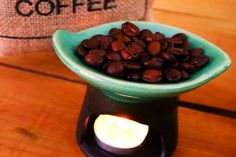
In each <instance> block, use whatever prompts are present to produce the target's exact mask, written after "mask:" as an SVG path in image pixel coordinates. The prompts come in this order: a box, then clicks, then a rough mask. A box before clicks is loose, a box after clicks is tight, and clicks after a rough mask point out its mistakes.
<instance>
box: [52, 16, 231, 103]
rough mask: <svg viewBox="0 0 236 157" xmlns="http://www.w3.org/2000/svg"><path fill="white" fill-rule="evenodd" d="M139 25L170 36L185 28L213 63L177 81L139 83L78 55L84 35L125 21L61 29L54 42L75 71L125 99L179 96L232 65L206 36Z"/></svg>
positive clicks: (193, 44) (157, 25) (193, 43)
mask: <svg viewBox="0 0 236 157" xmlns="http://www.w3.org/2000/svg"><path fill="white" fill-rule="evenodd" d="M131 22H132V23H134V24H135V25H137V26H138V27H139V28H140V29H146V28H148V29H150V30H152V31H153V32H161V33H163V34H165V35H166V36H168V37H171V36H172V35H174V34H176V33H180V32H183V33H185V34H186V35H187V37H188V40H189V42H190V47H201V48H203V49H204V53H205V54H206V55H208V56H209V57H210V63H209V64H207V65H206V66H205V67H204V68H203V69H201V70H198V71H197V72H195V73H194V74H193V75H191V77H190V78H189V79H188V80H185V81H181V82H178V83H156V84H148V83H139V82H131V81H126V80H121V79H117V78H113V77H110V76H108V75H106V74H103V73H101V72H99V71H97V70H94V69H92V68H90V67H88V66H87V65H85V64H84V63H83V61H82V60H80V59H78V58H77V57H76V56H75V53H74V52H75V50H76V48H77V46H78V45H79V44H80V42H82V41H83V40H84V39H87V38H90V37H92V36H93V35H96V34H104V35H106V34H108V31H109V30H110V29H111V28H120V27H121V24H122V23H124V21H120V22H114V23H107V24H104V25H100V26H96V27H93V28H89V29H86V30H83V31H80V32H78V33H72V32H66V31H62V30H58V31H56V32H55V33H54V35H53V46H54V49H55V51H56V53H57V55H58V57H59V58H60V59H61V61H62V62H63V63H64V64H65V65H66V66H67V67H68V68H69V69H71V70H72V71H73V72H75V73H76V74H78V75H79V76H80V77H82V78H83V79H84V80H86V81H87V83H88V84H90V85H92V86H94V87H96V88H98V89H99V90H101V91H102V92H103V93H104V94H105V95H107V96H109V97H111V98H113V99H115V100H118V101H122V102H128V103H139V102H144V101H149V100H155V99H159V98H163V97H173V96H178V95H179V94H181V93H184V92H187V91H190V90H193V89H195V88H197V87H200V86H202V85H204V84H205V83H207V82H208V81H210V80H212V79H214V78H215V77H216V76H218V75H219V74H221V73H223V72H224V71H225V70H227V69H228V67H229V66H230V65H231V60H230V58H229V56H228V55H227V54H226V53H225V52H224V51H223V50H221V49H219V48H218V47H216V46H215V45H213V44H212V43H210V42H208V41H207V40H205V39H203V38H201V37H199V36H197V35H194V34H192V33H189V32H187V31H185V30H182V29H179V28H176V27H172V26H168V25H164V24H160V23H151V22H142V21H131Z"/></svg>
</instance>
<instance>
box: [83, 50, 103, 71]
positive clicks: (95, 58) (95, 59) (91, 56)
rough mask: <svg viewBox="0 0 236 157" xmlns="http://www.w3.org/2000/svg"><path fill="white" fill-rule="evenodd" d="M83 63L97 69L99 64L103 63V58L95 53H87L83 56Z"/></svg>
mask: <svg viewBox="0 0 236 157" xmlns="http://www.w3.org/2000/svg"><path fill="white" fill-rule="evenodd" d="M84 61H85V63H86V64H87V65H89V66H91V67H93V68H99V67H100V66H101V64H102V63H103V62H104V58H103V57H102V56H101V55H98V54H96V53H88V54H87V55H86V56H85V58H84Z"/></svg>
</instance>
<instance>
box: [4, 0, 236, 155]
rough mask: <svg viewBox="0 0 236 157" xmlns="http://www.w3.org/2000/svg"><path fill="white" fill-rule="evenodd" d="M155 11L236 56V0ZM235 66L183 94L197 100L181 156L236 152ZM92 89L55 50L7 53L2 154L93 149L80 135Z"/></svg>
mask: <svg viewBox="0 0 236 157" xmlns="http://www.w3.org/2000/svg"><path fill="white" fill-rule="evenodd" d="M152 16H153V20H154V21H157V22H160V23H165V24H170V25H174V26H177V27H180V28H183V29H186V30H188V31H191V32H193V33H196V34H198V35H200V36H202V37H204V38H206V39H207V40H209V41H211V42H212V43H214V44H216V45H217V46H219V47H220V48H222V49H223V50H225V51H226V52H227V53H228V54H229V55H230V57H231V59H232V61H233V62H235V61H236V47H235V41H236V20H235V19H236V1H235V0H207V1H203V0H201V1H199V0H191V1H189V0H157V1H156V3H155V5H154V6H153V9H152ZM235 68H236V66H235V64H233V65H232V66H231V68H230V69H229V70H228V71H227V72H225V73H224V74H222V75H221V76H219V77H218V78H216V79H214V80H212V81H210V82H209V83H208V84H206V85H204V86H202V87H201V88H198V89H196V90H194V91H192V92H188V93H186V94H183V95H182V96H181V97H180V98H181V100H182V101H185V102H191V103H193V107H190V108H186V106H185V107H182V106H181V107H179V109H178V114H179V121H178V122H179V143H178V146H177V149H176V152H175V154H174V157H235V156H236V118H234V117H236V114H235V113H236V112H235V111H236V88H235V87H236V82H235V78H236V71H235ZM85 92H86V84H85V82H84V81H83V80H81V79H80V78H79V77H78V76H76V75H75V74H74V73H72V72H71V71H70V70H68V69H67V68H66V67H65V66H64V65H63V64H62V63H61V62H60V61H59V59H58V58H57V57H56V55H55V54H54V53H53V52H51V53H46V52H38V53H35V54H26V55H14V56H5V57H1V58H0V126H1V127H0V157H54V156H55V157H85V155H83V153H82V152H81V150H80V149H79V147H78V145H77V144H76V140H75V128H76V123H77V119H78V116H79V112H80V108H81V104H82V102H83V98H84V94H85ZM195 103H196V104H201V105H202V106H203V109H202V108H199V105H195ZM183 106H184V105H183ZM204 107H206V110H205V109H204ZM208 107H210V108H208ZM213 109H214V110H217V111H218V112H213V111H214V110H213ZM203 111H204V112H203ZM227 111H230V113H231V115H232V116H231V118H229V117H227V116H224V114H223V113H226V112H227ZM219 112H222V114H218V113H219ZM212 113H214V114H212Z"/></svg>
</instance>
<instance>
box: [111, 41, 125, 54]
mask: <svg viewBox="0 0 236 157" xmlns="http://www.w3.org/2000/svg"><path fill="white" fill-rule="evenodd" d="M124 48H125V44H124V43H123V42H121V41H120V40H116V41H113V42H112V43H111V49H112V50H113V51H115V52H120V51H121V50H123V49H124Z"/></svg>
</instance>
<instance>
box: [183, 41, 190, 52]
mask: <svg viewBox="0 0 236 157" xmlns="http://www.w3.org/2000/svg"><path fill="white" fill-rule="evenodd" d="M189 46H190V45H189V42H188V41H187V40H186V41H185V42H184V45H183V49H184V50H188V49H189Z"/></svg>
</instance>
